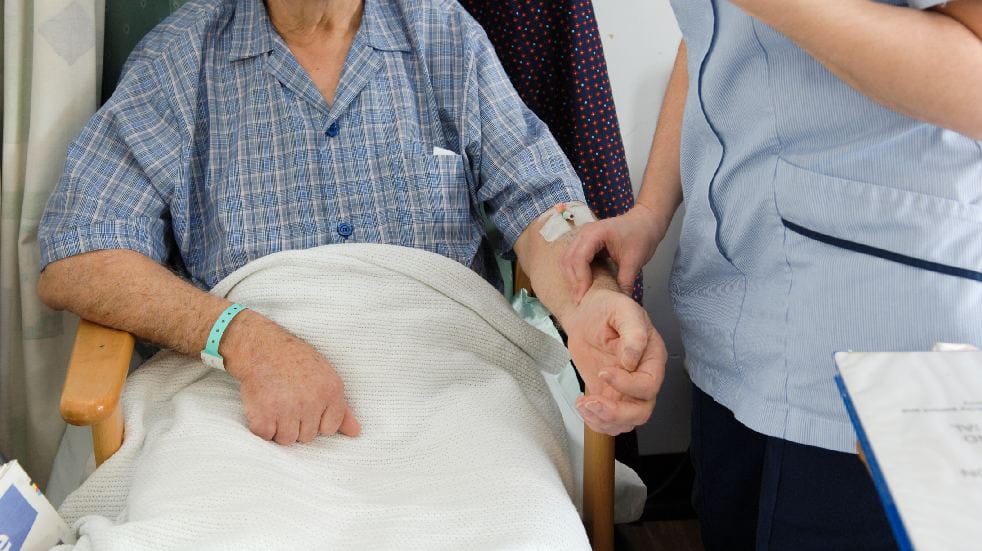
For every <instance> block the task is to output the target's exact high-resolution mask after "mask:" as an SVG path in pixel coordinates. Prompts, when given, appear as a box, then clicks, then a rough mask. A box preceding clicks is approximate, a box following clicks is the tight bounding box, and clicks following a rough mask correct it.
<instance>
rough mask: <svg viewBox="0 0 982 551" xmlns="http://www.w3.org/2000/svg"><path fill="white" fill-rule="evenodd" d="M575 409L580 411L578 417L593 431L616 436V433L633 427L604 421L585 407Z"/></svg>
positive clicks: (627, 430)
mask: <svg viewBox="0 0 982 551" xmlns="http://www.w3.org/2000/svg"><path fill="white" fill-rule="evenodd" d="M577 410H578V411H579V413H580V417H582V418H583V422H584V423H586V425H587V426H588V427H590V428H591V429H593V430H594V431H595V432H599V433H603V434H609V435H610V436H617V435H618V434H623V433H625V432H629V431H631V430H632V429H633V428H634V426H633V425H626V424H618V423H609V422H607V421H604V420H602V419H600V417H598V416H597V415H596V414H594V413H593V412H591V411H590V410H589V409H586V408H582V407H578V408H577Z"/></svg>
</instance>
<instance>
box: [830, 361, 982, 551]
mask: <svg viewBox="0 0 982 551" xmlns="http://www.w3.org/2000/svg"><path fill="white" fill-rule="evenodd" d="M835 362H836V364H837V366H838V369H839V374H838V375H837V376H836V382H837V384H838V385H839V390H840V392H841V394H842V397H843V400H844V401H845V404H846V409H847V410H848V411H849V416H850V418H851V419H852V422H853V425H854V426H855V428H856V433H857V436H858V439H859V443H860V445H861V446H862V449H863V453H864V455H865V456H866V460H867V464H868V466H869V469H870V474H871V475H872V476H873V480H874V482H875V483H876V487H877V490H878V491H879V493H880V498H881V500H882V501H883V504H884V508H885V509H886V513H887V517H888V518H889V520H890V523H891V526H892V528H893V531H894V535H895V536H896V539H897V543H898V545H899V547H900V548H901V549H902V550H907V549H917V550H920V551H934V550H945V551H949V550H962V549H965V550H968V549H980V548H982V352H979V351H957V352H877V353H866V352H843V353H839V354H836V356H835Z"/></svg>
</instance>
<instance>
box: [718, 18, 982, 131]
mask: <svg viewBox="0 0 982 551" xmlns="http://www.w3.org/2000/svg"><path fill="white" fill-rule="evenodd" d="M733 3H734V4H737V5H738V6H740V7H741V8H743V10H744V11H746V12H747V13H749V14H750V15H753V16H754V17H756V18H758V19H760V20H761V21H763V22H764V23H767V24H768V25H770V26H771V27H773V28H774V29H776V30H778V31H780V32H781V33H783V34H784V35H786V36H787V37H789V38H790V39H791V40H793V41H794V42H795V43H797V44H798V45H799V46H801V48H802V49H804V50H805V51H807V52H808V53H809V54H811V55H812V56H813V57H814V58H815V59H817V60H818V61H819V62H820V63H822V65H824V66H825V67H826V68H827V69H828V70H829V71H831V72H832V73H834V74H835V75H836V76H838V77H839V78H841V79H842V80H843V81H845V82H847V83H848V84H849V85H850V86H852V87H853V88H855V89H856V90H858V91H859V92H861V93H863V94H865V95H866V96H868V97H870V98H872V99H873V100H875V101H877V102H879V103H881V104H882V105H885V106H886V107H889V108H891V109H893V110H895V111H898V112H901V113H904V114H906V115H909V116H911V117H914V118H917V119H920V120H923V121H926V122H929V123H932V124H935V125H938V126H941V127H944V128H948V129H951V130H954V131H956V132H959V133H961V134H964V135H966V136H968V137H970V138H973V139H976V140H982V108H980V107H979V105H980V104H979V97H980V96H979V94H980V91H982V0H954V1H952V2H949V3H948V4H946V5H945V6H944V7H940V8H936V9H935V10H931V11H919V10H915V9H910V8H906V7H898V6H892V5H888V4H882V3H878V2H873V1H871V0H837V1H836V2H820V1H816V0H733Z"/></svg>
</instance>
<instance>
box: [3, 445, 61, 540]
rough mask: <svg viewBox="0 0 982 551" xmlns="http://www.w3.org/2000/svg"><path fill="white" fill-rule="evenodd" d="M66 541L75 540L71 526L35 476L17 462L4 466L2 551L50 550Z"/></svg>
mask: <svg viewBox="0 0 982 551" xmlns="http://www.w3.org/2000/svg"><path fill="white" fill-rule="evenodd" d="M65 542H74V540H73V539H71V532H70V531H69V529H68V525H66V524H65V522H64V521H63V520H62V519H61V517H59V516H58V513H57V512H55V510H54V508H53V507H52V506H51V504H50V503H48V500H47V499H45V497H44V495H43V494H41V490H39V489H38V487H37V486H35V485H34V484H33V483H32V482H31V477H29V476H27V473H26V472H24V469H22V468H21V466H20V465H19V464H18V463H17V461H11V462H9V463H6V464H4V465H3V466H0V550H2V551H37V550H41V549H45V550H47V549H51V548H52V547H53V546H55V545H58V544H59V543H65Z"/></svg>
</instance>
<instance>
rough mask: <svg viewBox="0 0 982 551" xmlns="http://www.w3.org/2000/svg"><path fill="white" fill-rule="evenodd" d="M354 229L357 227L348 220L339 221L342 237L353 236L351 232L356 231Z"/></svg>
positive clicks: (339, 233) (339, 232)
mask: <svg viewBox="0 0 982 551" xmlns="http://www.w3.org/2000/svg"><path fill="white" fill-rule="evenodd" d="M354 231H355V228H354V227H353V226H352V225H351V224H349V223H347V222H340V223H338V235H340V236H341V237H343V238H345V239H347V238H349V237H351V234H352V233H354Z"/></svg>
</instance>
